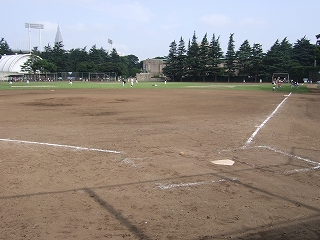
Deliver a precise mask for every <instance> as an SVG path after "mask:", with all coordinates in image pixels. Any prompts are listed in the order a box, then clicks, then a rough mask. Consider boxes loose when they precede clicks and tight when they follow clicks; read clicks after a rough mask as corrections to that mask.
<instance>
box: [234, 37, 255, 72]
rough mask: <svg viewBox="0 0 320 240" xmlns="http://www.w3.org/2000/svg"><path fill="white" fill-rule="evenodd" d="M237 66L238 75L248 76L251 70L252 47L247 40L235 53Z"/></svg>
mask: <svg viewBox="0 0 320 240" xmlns="http://www.w3.org/2000/svg"><path fill="white" fill-rule="evenodd" d="M236 58H237V66H238V71H239V75H240V76H249V75H250V73H251V71H252V49H251V46H250V44H249V41H248V40H245V41H244V42H243V43H242V44H241V46H240V48H239V50H238V51H237V53H236Z"/></svg>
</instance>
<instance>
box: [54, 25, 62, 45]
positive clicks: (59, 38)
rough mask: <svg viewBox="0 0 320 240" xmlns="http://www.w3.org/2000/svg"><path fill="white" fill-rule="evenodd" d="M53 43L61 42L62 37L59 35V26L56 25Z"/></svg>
mask: <svg viewBox="0 0 320 240" xmlns="http://www.w3.org/2000/svg"><path fill="white" fill-rule="evenodd" d="M54 42H55V43H59V42H63V39H62V35H61V32H60V26H59V25H58V29H57V34H56V39H55V41H54Z"/></svg>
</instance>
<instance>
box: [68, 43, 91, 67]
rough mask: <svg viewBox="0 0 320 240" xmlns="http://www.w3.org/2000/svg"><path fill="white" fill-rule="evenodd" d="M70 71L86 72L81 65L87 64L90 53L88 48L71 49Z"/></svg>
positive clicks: (69, 55) (69, 58)
mask: <svg viewBox="0 0 320 240" xmlns="http://www.w3.org/2000/svg"><path fill="white" fill-rule="evenodd" d="M67 55H68V66H69V69H68V71H71V72H85V71H84V70H83V69H82V65H81V64H80V63H84V62H87V59H88V53H87V51H86V47H84V48H82V49H80V48H76V49H71V50H69V52H68V54H67Z"/></svg>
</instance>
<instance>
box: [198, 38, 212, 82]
mask: <svg viewBox="0 0 320 240" xmlns="http://www.w3.org/2000/svg"><path fill="white" fill-rule="evenodd" d="M209 50H210V45H209V42H208V39H207V34H205V35H204V37H203V39H202V41H201V43H200V48H199V73H200V75H201V76H202V79H203V81H205V78H206V76H207V75H208V74H209Z"/></svg>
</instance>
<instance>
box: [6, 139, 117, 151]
mask: <svg viewBox="0 0 320 240" xmlns="http://www.w3.org/2000/svg"><path fill="white" fill-rule="evenodd" d="M0 141H3V142H16V143H26V144H37V145H45V146H51V147H61V148H72V149H76V150H82V151H96V152H105V153H116V154H118V153H121V152H119V151H114V150H106V149H98V148H87V147H78V146H71V145H63V144H56V143H42V142H32V141H23V140H14V139H6V138H0Z"/></svg>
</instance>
